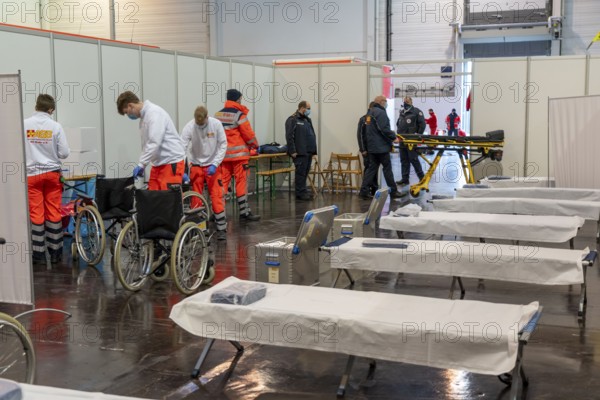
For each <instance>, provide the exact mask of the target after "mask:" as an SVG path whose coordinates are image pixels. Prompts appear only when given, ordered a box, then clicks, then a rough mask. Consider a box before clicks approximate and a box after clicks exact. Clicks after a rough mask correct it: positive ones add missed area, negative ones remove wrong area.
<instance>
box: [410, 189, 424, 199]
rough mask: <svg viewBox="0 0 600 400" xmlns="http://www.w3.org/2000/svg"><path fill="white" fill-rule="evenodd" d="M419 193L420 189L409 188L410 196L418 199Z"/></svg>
mask: <svg viewBox="0 0 600 400" xmlns="http://www.w3.org/2000/svg"><path fill="white" fill-rule="evenodd" d="M419 193H421V188H410V195H411V196H412V197H419Z"/></svg>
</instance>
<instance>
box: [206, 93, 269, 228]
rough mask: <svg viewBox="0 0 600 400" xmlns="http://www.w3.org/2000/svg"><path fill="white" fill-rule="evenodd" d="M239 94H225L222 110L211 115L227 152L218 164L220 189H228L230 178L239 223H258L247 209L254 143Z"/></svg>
mask: <svg viewBox="0 0 600 400" xmlns="http://www.w3.org/2000/svg"><path fill="white" fill-rule="evenodd" d="M241 102H242V93H240V91H238V90H236V89H229V90H228V91H227V101H226V102H225V106H224V108H223V109H222V110H221V111H219V112H218V113H216V114H215V117H216V118H217V119H218V120H219V121H221V123H222V124H223V128H225V134H226V135H227V153H226V154H225V158H224V159H223V163H222V164H221V176H222V179H223V188H228V187H229V182H230V181H231V177H232V176H233V177H234V178H235V195H236V196H237V202H238V206H239V209H240V220H246V221H258V220H259V219H260V215H253V214H252V212H250V207H249V206H248V196H247V194H246V193H247V190H248V160H249V159H250V149H257V148H258V142H257V141H256V137H255V135H254V131H253V130H252V127H251V126H250V121H248V108H247V107H245V106H243V105H242V104H241Z"/></svg>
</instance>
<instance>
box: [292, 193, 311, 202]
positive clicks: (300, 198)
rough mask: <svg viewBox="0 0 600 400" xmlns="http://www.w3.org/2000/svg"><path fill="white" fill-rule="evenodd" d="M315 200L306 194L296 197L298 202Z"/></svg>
mask: <svg viewBox="0 0 600 400" xmlns="http://www.w3.org/2000/svg"><path fill="white" fill-rule="evenodd" d="M312 199H313V198H312V196H311V195H309V194H304V195H302V196H296V200H298V201H311V200H312Z"/></svg>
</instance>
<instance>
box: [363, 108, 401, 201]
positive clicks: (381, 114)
mask: <svg viewBox="0 0 600 400" xmlns="http://www.w3.org/2000/svg"><path fill="white" fill-rule="evenodd" d="M373 103H375V104H374V105H373V107H372V108H371V109H369V111H368V112H367V115H366V116H365V136H366V139H367V142H366V146H367V149H368V152H367V156H368V157H369V168H368V169H367V173H366V174H365V176H364V178H363V181H362V185H361V187H360V191H359V192H358V197H359V198H361V199H363V200H367V199H371V198H373V196H372V195H371V186H372V185H373V184H374V183H375V182H376V179H377V178H376V176H377V173H378V171H379V166H380V165H381V166H382V168H383V177H384V178H385V182H386V183H387V185H388V186H389V188H390V197H391V198H392V199H397V198H400V197H402V194H400V193H399V192H398V189H397V188H396V185H395V184H394V173H393V171H392V161H391V159H390V151H391V150H392V143H393V142H394V141H395V140H396V133H395V132H394V131H393V130H392V129H391V128H390V119H389V118H388V116H387V112H386V110H385V109H386V106H387V99H386V98H385V96H377V97H375V99H374V100H373Z"/></svg>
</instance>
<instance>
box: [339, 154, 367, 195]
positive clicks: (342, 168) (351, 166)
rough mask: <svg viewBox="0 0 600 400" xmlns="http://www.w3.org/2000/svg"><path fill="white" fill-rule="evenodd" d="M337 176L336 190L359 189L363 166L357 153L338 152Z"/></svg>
mask: <svg viewBox="0 0 600 400" xmlns="http://www.w3.org/2000/svg"><path fill="white" fill-rule="evenodd" d="M337 159H338V176H339V179H338V181H337V185H336V187H335V190H336V191H346V190H350V191H355V190H356V191H357V192H358V191H359V190H360V185H361V184H362V178H363V168H362V163H361V161H360V156H359V155H358V154H356V155H353V154H350V155H346V154H338V155H337Z"/></svg>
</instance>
